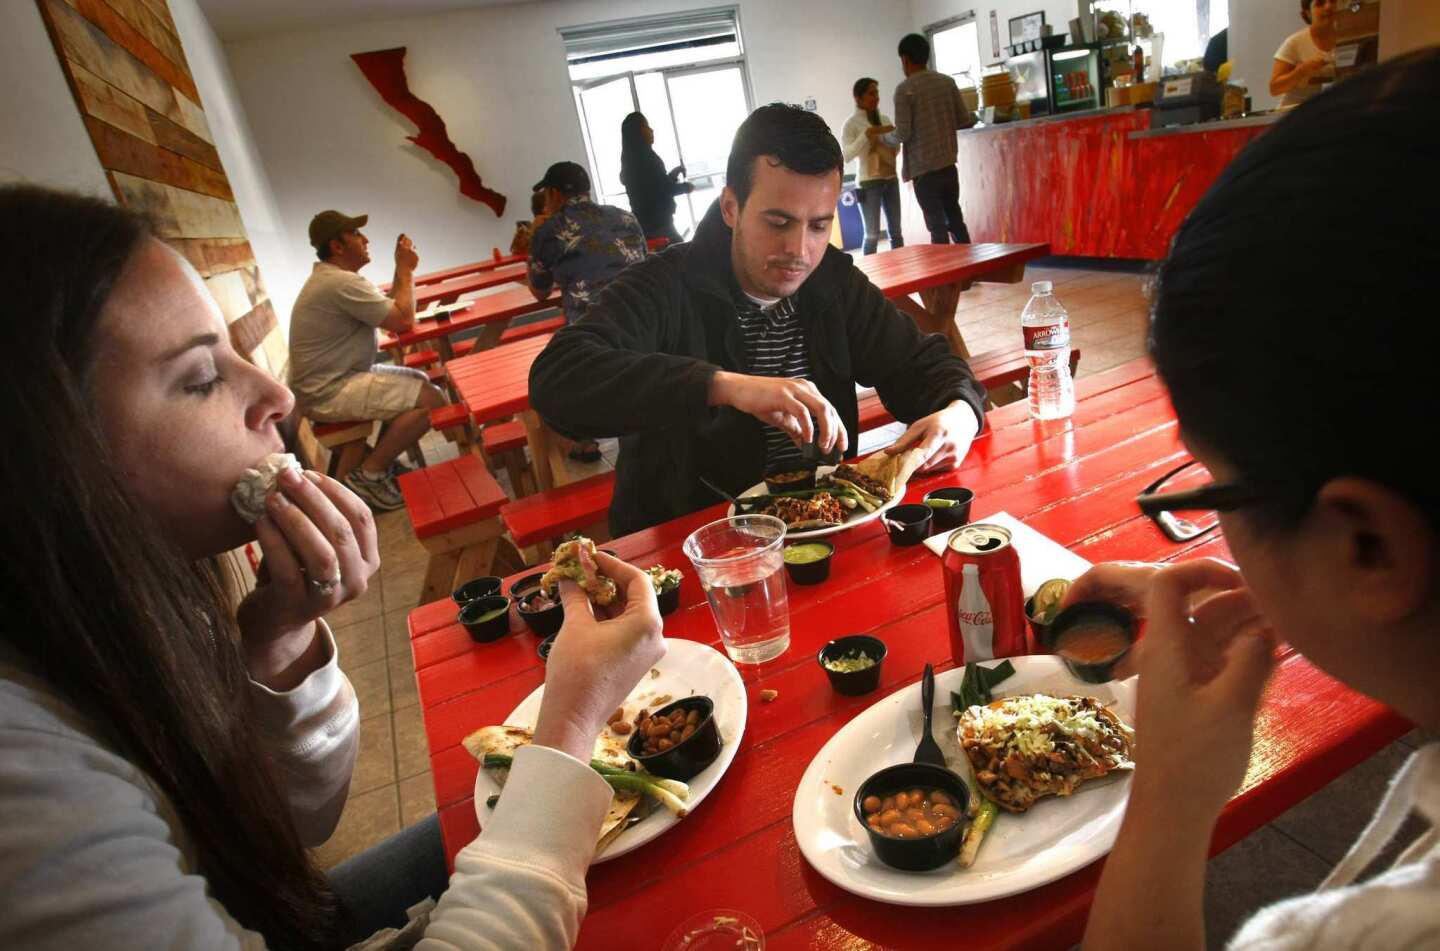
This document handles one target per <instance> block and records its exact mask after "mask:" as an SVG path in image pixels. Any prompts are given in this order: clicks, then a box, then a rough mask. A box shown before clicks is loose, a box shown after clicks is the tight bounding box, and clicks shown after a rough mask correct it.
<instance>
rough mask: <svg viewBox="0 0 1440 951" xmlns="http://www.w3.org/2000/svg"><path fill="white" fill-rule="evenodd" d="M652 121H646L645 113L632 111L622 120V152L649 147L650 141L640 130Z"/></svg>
mask: <svg viewBox="0 0 1440 951" xmlns="http://www.w3.org/2000/svg"><path fill="white" fill-rule="evenodd" d="M649 124H650V123H648V122H646V121H645V113H643V112H632V113H630V114H629V115H628V116H626V117H625V118H624V119H622V120H621V121H620V152H621V154H622V155H623V154H624V153H626V152H629V151H632V150H635V149H648V148H649V147H650V143H649V142H646V141H645V136H644V135H643V134H641V132H640V130H641V129H642V128H644V127H645V126H647V125H649Z"/></svg>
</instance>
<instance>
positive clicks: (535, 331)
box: [500, 317, 565, 343]
mask: <svg viewBox="0 0 1440 951" xmlns="http://www.w3.org/2000/svg"><path fill="white" fill-rule="evenodd" d="M563 326H565V318H564V317H551V318H549V319H548V320H535V321H531V322H530V323H528V324H521V325H519V326H518V327H506V328H505V332H504V333H502V334H501V335H500V342H501V343H514V342H515V341H517V340H528V339H529V338H531V337H538V336H540V335H541V334H552V333H554V332H555V331H557V330H559V329H560V328H561V327H563Z"/></svg>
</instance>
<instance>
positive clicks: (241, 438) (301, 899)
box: [0, 186, 663, 951]
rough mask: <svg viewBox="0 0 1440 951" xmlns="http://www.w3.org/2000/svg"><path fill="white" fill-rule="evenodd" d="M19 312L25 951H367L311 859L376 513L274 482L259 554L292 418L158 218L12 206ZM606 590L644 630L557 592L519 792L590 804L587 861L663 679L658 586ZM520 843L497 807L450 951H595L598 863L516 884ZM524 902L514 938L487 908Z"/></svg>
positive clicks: (334, 810) (15, 715)
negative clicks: (621, 755) (232, 569)
mask: <svg viewBox="0 0 1440 951" xmlns="http://www.w3.org/2000/svg"><path fill="white" fill-rule="evenodd" d="M0 284H3V286H4V287H5V289H6V295H7V296H6V310H7V313H6V315H5V319H4V320H3V321H0V412H3V414H4V416H5V417H6V419H7V420H8V422H7V425H6V438H5V443H6V445H5V464H4V465H3V467H0V497H3V498H4V499H5V504H4V505H3V506H0V605H3V609H4V610H3V613H0V932H3V933H4V934H5V944H6V945H7V946H12V947H25V948H51V947H54V948H62V947H63V948H65V949H67V951H71V949H73V948H75V947H96V948H107V949H109V948H119V947H125V948H130V947H133V948H159V947H175V948H181V947H183V948H211V947H247V948H257V947H264V946H271V947H280V948H331V947H340V946H343V945H345V944H346V943H348V942H349V941H350V940H354V939H355V938H356V937H359V936H360V935H356V934H355V932H354V930H353V929H354V924H353V922H352V921H347V916H346V914H345V912H346V910H347V908H346V903H345V902H343V901H342V900H341V898H340V897H339V895H337V891H343V889H338V888H337V887H334V886H332V883H331V881H330V880H328V879H327V878H326V876H325V875H324V874H322V873H321V872H320V871H319V870H318V869H316V868H315V866H314V865H313V864H312V863H311V861H310V859H309V857H308V856H307V853H306V851H305V850H306V847H307V846H312V845H315V844H318V843H319V842H322V841H324V839H325V838H327V837H328V835H329V834H330V832H331V831H332V830H333V828H334V826H335V823H336V821H337V820H338V818H339V815H340V811H341V809H342V807H343V806H344V803H345V798H346V794H347V792H348V788H349V782H350V773H351V768H352V767H353V765H354V759H355V752H356V739H357V730H358V725H359V724H358V720H359V710H358V705H357V703H356V699H355V694H354V691H353V690H352V689H351V686H350V684H349V682H348V681H347V680H346V678H345V676H344V674H342V673H341V672H340V669H339V666H338V663H337V653H336V648H335V644H334V640H333V638H332V636H331V634H330V632H329V630H328V628H327V627H326V625H325V623H324V621H323V620H321V618H322V617H323V615H324V614H325V613H326V612H328V611H331V610H333V609H334V608H336V607H338V606H339V605H341V604H343V603H345V602H347V601H350V600H352V599H353V598H356V597H358V596H359V595H361V594H363V593H364V591H365V589H366V585H367V583H368V580H369V578H370V576H371V575H372V574H373V573H374V571H375V570H376V568H377V567H378V565H379V555H378V549H377V543H376V532H375V525H374V522H373V520H372V518H371V515H370V512H369V510H368V508H367V507H366V506H365V505H364V503H362V502H361V501H360V500H359V499H358V498H357V497H356V496H354V495H353V494H352V493H351V492H350V491H349V490H347V489H346V488H345V487H343V486H342V485H340V484H339V483H337V482H335V481H333V480H331V479H328V478H326V477H324V476H322V475H320V474H318V473H314V472H307V473H305V474H304V475H303V476H302V475H296V474H290V475H287V476H282V478H281V479H280V482H279V486H278V489H277V490H276V491H275V492H273V493H272V494H271V495H270V496H269V498H268V499H267V502H266V511H265V514H264V515H263V516H262V517H261V518H260V520H259V521H258V522H257V523H256V524H255V525H254V526H251V525H249V524H248V523H247V522H246V521H244V520H242V519H241V518H240V516H239V515H238V514H237V513H236V512H235V511H234V510H233V509H232V508H231V506H230V503H229V496H230V492H231V489H232V487H233V486H234V485H235V483H236V480H237V478H238V477H239V476H240V474H241V473H242V472H243V471H244V470H245V469H246V468H247V467H250V466H253V465H254V464H255V462H256V460H258V459H260V458H262V457H264V456H266V455H267V454H269V453H272V452H276V451H279V450H281V449H282V443H281V439H280V436H279V434H278V431H277V423H278V422H279V421H280V420H282V419H283V418H284V417H285V416H286V415H287V414H288V413H289V412H290V409H291V407H292V405H293V398H292V397H291V395H290V393H289V391H288V390H286V389H285V388H284V387H283V386H281V385H280V384H279V383H277V382H275V381H274V380H273V379H272V378H271V377H270V376H269V375H268V374H266V373H265V372H264V371H262V370H260V369H258V368H256V367H254V366H253V365H251V364H250V363H248V362H247V361H246V360H245V359H244V358H243V357H241V356H240V355H239V354H238V353H236V352H235V351H234V350H233V349H232V348H231V346H230V343H229V340H228V335H227V333H226V328H225V324H224V321H223V319H222V318H221V316H220V313H219V311H218V310H217V308H216V307H215V305H214V303H213V301H212V300H211V299H210V297H209V294H208V293H207V291H206V289H205V287H204V285H203V283H202V282H201V280H200V278H199V276H198V275H197V274H196V273H195V271H194V270H193V269H192V268H191V267H190V266H189V265H188V264H187V263H186V262H185V261H184V260H183V259H182V258H181V257H180V256H179V255H178V254H177V253H176V252H175V251H173V250H171V249H170V248H169V247H167V246H166V245H164V244H163V243H161V242H160V241H158V240H156V239H155V238H154V237H153V236H152V235H151V233H150V230H149V228H148V227H147V225H146V223H145V222H144V220H142V219H141V218H140V217H138V216H136V215H134V214H131V213H130V212H127V211H124V210H122V209H119V208H116V207H115V206H113V205H109V204H106V203H104V202H101V201H98V200H95V199H90V198H83V197H80V196H76V195H69V194H64V193H59V192H53V191H47V190H43V189H38V188H31V187H23V186H20V187H17V186H9V187H3V188H0ZM251 540H258V543H259V546H260V549H261V551H262V552H263V554H264V564H263V568H262V571H261V581H260V584H259V585H258V586H257V587H256V588H255V590H254V591H252V592H251V593H249V594H247V595H245V596H244V597H243V598H242V599H240V600H239V603H238V604H236V603H234V600H235V599H234V597H233V596H232V595H231V594H230V588H229V586H228V585H227V584H226V580H225V578H224V576H223V573H222V571H221V569H220V567H219V563H218V561H217V556H218V555H220V554H221V553H223V552H226V551H229V550H231V549H233V548H235V547H237V546H239V545H242V544H244V543H245V542H247V541H251ZM605 566H606V568H607V569H608V570H609V571H610V573H611V576H612V577H614V578H616V579H617V581H618V582H620V583H621V585H622V587H623V588H624V589H625V590H626V591H627V593H628V594H629V597H628V598H626V599H625V604H624V610H623V613H622V614H620V615H619V616H618V617H617V618H615V619H613V620H605V621H597V620H595V619H594V618H592V617H590V616H589V614H588V612H587V611H585V610H584V608H583V605H584V603H585V602H584V600H583V595H577V594H576V592H575V591H573V590H567V591H563V592H562V595H563V596H565V597H566V598H567V603H568V604H569V605H570V607H571V608H572V610H570V611H568V612H567V613H568V614H569V615H570V617H569V619H568V620H567V625H566V631H567V636H569V639H570V641H571V646H570V647H567V648H565V649H563V650H562V649H560V648H561V646H562V645H558V644H557V650H556V651H554V652H553V653H552V660H551V669H550V673H551V679H552V681H555V683H556V686H555V687H554V689H547V694H546V701H545V706H546V710H545V711H543V712H542V721H541V724H540V725H539V726H537V729H536V745H537V746H548V747H550V750H537V751H536V752H535V754H534V755H528V756H527V757H526V758H525V759H524V765H523V766H522V760H521V757H519V756H518V755H517V759H516V769H515V773H514V774H513V775H512V781H513V780H516V779H518V780H519V781H520V782H521V783H522V787H523V786H524V785H528V784H530V783H533V782H536V781H537V780H536V779H535V778H534V777H536V776H539V777H540V779H541V780H543V781H548V782H558V783H560V785H562V786H564V785H565V784H567V783H568V784H569V786H570V792H569V795H570V796H571V797H572V799H573V800H574V802H572V804H571V808H568V809H566V810H564V812H565V814H564V815H561V816H555V815H543V814H542V816H541V817H540V821H543V822H546V823H548V825H549V826H550V827H552V828H553V829H554V830H555V831H554V833H553V834H556V835H561V836H564V835H571V837H572V838H574V837H575V835H579V836H580V837H581V839H580V841H582V842H583V834H584V824H585V823H586V822H588V821H590V820H591V819H592V818H593V821H594V825H595V827H596V828H598V826H599V816H600V815H601V814H603V812H604V804H605V803H608V800H609V793H608V787H604V783H603V782H599V783H598V785H599V786H600V787H604V788H603V789H596V788H594V787H595V786H596V785H597V782H596V781H597V780H598V777H594V776H593V774H591V773H590V771H589V770H588V768H587V767H586V766H585V765H584V764H583V763H582V762H580V761H578V760H576V759H575V758H576V757H577V756H582V755H583V756H586V757H587V758H588V749H589V744H590V743H592V742H593V740H594V736H595V734H598V732H599V729H600V727H601V726H603V722H604V717H605V715H606V713H607V712H608V711H609V710H613V709H614V707H615V706H617V705H618V701H617V699H616V697H615V696H614V694H615V693H616V692H617V691H619V697H620V698H621V699H623V697H624V695H625V693H626V692H628V690H629V688H630V687H631V686H633V684H634V682H635V680H637V679H638V677H639V676H640V674H641V673H643V672H644V671H645V670H647V669H648V668H649V666H650V664H652V663H653V662H654V660H655V659H656V658H657V657H658V656H659V654H660V653H661V652H662V651H663V648H662V647H661V646H660V640H659V629H660V624H659V619H658V613H657V612H656V609H655V602H654V595H653V592H652V590H651V588H650V585H649V582H648V580H646V579H645V576H644V575H642V574H641V573H640V572H638V571H637V570H635V569H632V568H630V567H629V566H626V565H624V564H623V563H620V562H615V561H613V560H611V559H608V558H607V559H605ZM577 598H578V599H579V602H578V603H576V599H577ZM626 678H629V679H628V683H627V682H626ZM547 715H548V721H547V719H546V717H547ZM547 723H548V725H547ZM478 725H479V724H477V726H478ZM592 726H593V727H594V732H593V733H591V734H590V735H589V737H588V738H586V736H585V735H584V734H585V733H586V731H587V730H588V729H589V728H590V727H592ZM546 754H549V759H548V760H547V759H546ZM572 761H573V764H572ZM531 764H534V765H531ZM527 770H528V772H527ZM577 771H578V772H577ZM577 775H578V778H577ZM527 777H530V778H527ZM587 782H588V783H589V786H588V787H587V786H585V784H586V783H587ZM522 791H523V789H522ZM512 798H514V797H512ZM542 798H543V797H542ZM532 802H533V801H532ZM513 816H514V814H513V813H510V812H507V810H506V804H504V803H502V804H501V808H497V809H496V811H495V815H494V817H493V821H492V822H490V823H487V829H486V835H484V836H482V837H481V838H480V839H477V840H476V842H475V843H473V844H472V845H471V846H470V847H468V848H467V849H466V850H465V851H463V852H462V853H461V855H460V857H459V858H458V859H457V862H456V865H457V873H456V876H455V877H454V878H453V879H452V881H451V887H450V890H449V892H447V894H446V900H445V902H444V903H443V904H442V906H441V910H440V911H439V912H437V913H436V914H435V916H434V917H432V919H431V922H430V929H431V930H432V931H437V930H438V931H442V932H443V933H444V936H445V942H444V943H443V944H441V945H440V946H442V947H481V946H490V945H491V944H493V943H494V941H495V935H497V934H504V933H505V928H506V927H511V928H516V927H522V928H528V929H529V930H528V931H522V932H518V933H527V934H540V935H552V934H558V935H561V936H562V938H561V940H564V937H563V936H564V935H566V934H568V935H569V936H570V937H573V931H574V928H575V927H577V926H578V920H579V915H580V914H582V913H583V907H584V901H583V894H584V879H583V875H584V867H585V864H586V863H588V861H589V858H590V853H589V852H586V851H585V850H584V849H575V848H573V846H572V848H571V849H570V851H569V852H566V853H564V854H563V855H562V856H561V857H560V858H556V857H555V855H554V853H555V851H556V850H554V849H551V850H549V854H548V855H547V850H546V849H545V848H543V847H541V848H540V849H539V850H538V852H539V854H538V855H537V856H535V857H533V858H530V859H528V861H529V862H530V865H526V862H525V861H516V860H513V859H511V858H509V857H507V856H508V854H509V853H507V852H506V848H505V843H506V842H507V841H513V840H514V839H516V838H517V837H518V838H520V839H522V840H523V839H525V838H526V836H527V835H529V834H530V833H531V830H530V829H529V827H527V826H526V824H525V819H523V818H519V817H513ZM570 823H579V824H580V832H579V833H572V832H571V830H570V826H569V825H568V824H570ZM507 835H508V837H509V838H508V839H507ZM591 841H592V842H593V839H592V840H591ZM497 856H498V857H497ZM437 861H438V859H437ZM537 868H538V869H539V870H538V871H537ZM439 871H440V875H441V878H442V880H443V866H441V867H440V869H439ZM577 880H578V885H577V884H576V881H577ZM547 883H550V884H551V887H550V890H549V891H548V892H547V891H546V890H545V889H546V887H547ZM567 886H568V888H567ZM507 893H508V894H510V895H512V896H518V897H513V900H511V901H509V902H508V904H507V903H505V902H502V903H501V904H505V906H506V908H507V909H508V914H507V921H506V922H503V923H500V924H497V923H496V921H495V920H494V919H495V917H496V914H498V913H497V912H495V911H493V910H492V911H489V912H487V911H486V910H484V909H483V908H482V907H481V906H482V905H483V904H484V899H485V897H486V896H487V895H491V896H494V895H504V894H507ZM577 893H578V895H579V896H580V897H579V898H578V899H577V898H576V897H575V896H576V894H577ZM557 894H558V897H557ZM527 896H528V897H527ZM394 897H396V899H397V900H398V899H399V896H394ZM527 901H528V902H532V903H537V902H538V906H537V908H536V910H535V911H534V912H533V914H531V915H529V916H528V917H527V915H526V914H524V913H523V909H525V908H526V907H527ZM402 907H403V905H402ZM517 907H519V908H520V909H522V912H521V913H517V912H516V911H515V909H516V908H517ZM577 908H578V910H577ZM351 910H354V909H353V908H352V909H351ZM517 920H518V921H519V924H518V925H517V924H516V921H517ZM547 929H548V930H547ZM567 929H568V930H567ZM502 943H503V942H502ZM531 943H532V944H539V943H547V942H544V941H535V942H531ZM548 943H555V942H553V941H550V942H548Z"/></svg>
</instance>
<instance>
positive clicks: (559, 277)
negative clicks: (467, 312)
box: [529, 162, 645, 462]
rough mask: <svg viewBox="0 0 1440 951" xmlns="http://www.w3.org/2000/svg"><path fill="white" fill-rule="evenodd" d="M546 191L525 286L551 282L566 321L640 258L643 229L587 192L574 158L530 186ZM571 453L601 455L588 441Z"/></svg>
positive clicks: (538, 289)
mask: <svg viewBox="0 0 1440 951" xmlns="http://www.w3.org/2000/svg"><path fill="white" fill-rule="evenodd" d="M533 190H534V191H535V192H536V193H538V194H543V195H544V196H545V212H544V215H543V216H537V217H536V219H535V225H534V230H533V231H532V232H531V235H530V265H529V279H530V290H531V291H532V292H533V293H534V294H535V299H536V300H543V299H544V298H545V297H546V296H547V295H548V294H549V293H550V291H551V289H552V288H554V287H555V286H556V285H559V288H560V304H561V306H562V307H563V308H564V310H565V322H566V323H567V324H573V323H575V321H577V320H579V319H580V318H581V317H583V316H585V308H586V307H587V306H588V305H589V303H590V296H591V295H592V294H594V293H595V292H597V291H599V290H600V288H602V287H604V286H605V285H606V284H608V283H610V280H611V279H612V278H614V277H615V275H617V274H619V273H620V272H621V271H622V270H624V269H625V268H626V267H628V266H629V265H631V264H634V263H635V262H636V261H643V260H644V259H645V232H644V231H642V230H641V229H640V223H639V222H638V221H636V220H635V216H634V215H632V214H630V212H628V211H626V210H625V209H623V208H617V207H615V206H614V205H600V204H597V203H596V202H595V201H593V200H592V199H591V197H590V175H589V173H587V172H586V171H585V169H583V168H581V167H580V166H579V165H576V164H575V163H574V162H556V163H555V164H554V165H552V166H550V168H549V169H547V170H546V172H545V177H544V178H542V179H540V181H538V182H536V183H535V187H534V189H533ZM570 456H571V457H572V458H574V459H577V460H580V461H582V462H594V461H596V460H598V459H599V458H600V450H599V448H598V447H597V446H596V445H595V443H594V442H593V441H590V440H587V441H585V442H582V443H578V444H576V446H575V448H574V449H572V450H571V452H570Z"/></svg>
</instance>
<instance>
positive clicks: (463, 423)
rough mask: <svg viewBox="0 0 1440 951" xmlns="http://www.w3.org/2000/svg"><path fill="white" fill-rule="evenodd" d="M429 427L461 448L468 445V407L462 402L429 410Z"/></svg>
mask: <svg viewBox="0 0 1440 951" xmlns="http://www.w3.org/2000/svg"><path fill="white" fill-rule="evenodd" d="M430 428H431V429H433V430H435V431H436V432H439V433H443V434H444V435H445V438H446V439H448V440H450V441H451V442H453V443H455V444H456V445H458V446H460V447H461V448H462V449H466V448H469V446H470V409H469V407H467V406H466V405H465V404H464V403H450V404H448V405H446V406H442V407H440V408H439V409H432V410H431V411H430Z"/></svg>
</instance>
